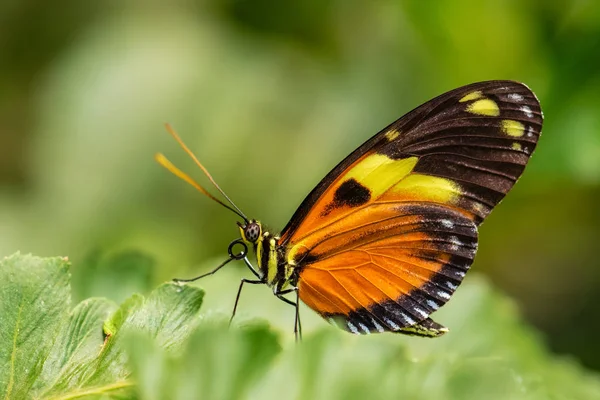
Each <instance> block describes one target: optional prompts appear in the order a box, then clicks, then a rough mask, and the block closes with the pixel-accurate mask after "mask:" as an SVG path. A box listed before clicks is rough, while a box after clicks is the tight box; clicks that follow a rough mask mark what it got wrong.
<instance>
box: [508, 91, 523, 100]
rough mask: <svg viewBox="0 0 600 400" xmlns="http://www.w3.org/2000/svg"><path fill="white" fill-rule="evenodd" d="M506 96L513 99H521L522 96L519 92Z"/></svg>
mask: <svg viewBox="0 0 600 400" xmlns="http://www.w3.org/2000/svg"><path fill="white" fill-rule="evenodd" d="M507 97H508V98H509V99H511V100H514V101H523V96H521V95H520V94H519V93H510V94H509V95H508V96H507Z"/></svg>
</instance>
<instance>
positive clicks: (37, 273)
mask: <svg viewBox="0 0 600 400" xmlns="http://www.w3.org/2000/svg"><path fill="white" fill-rule="evenodd" d="M118 259H119V258H118V257H117V258H115V260H118ZM129 261H130V262H131V263H133V264H135V261H134V259H133V258H130V259H129ZM146 261H147V259H146V258H145V257H140V259H139V263H140V264H143V263H144V262H146ZM69 280H70V276H69V263H68V261H67V260H66V259H63V258H58V257H57V258H47V259H42V258H38V257H33V256H30V255H26V256H23V255H19V254H16V255H13V256H11V257H7V258H5V259H3V260H2V261H1V262H0V318H1V321H0V322H1V325H0V365H2V366H4V367H2V368H0V396H3V398H5V399H21V398H37V399H74V398H90V397H91V398H118V399H138V398H139V399H150V400H153V399H157V400H159V399H192V398H193V399H197V398H198V399H199V398H206V399H232V400H233V399H250V398H260V399H271V398H272V399H278V398H282V397H285V398H294V399H328V400H337V399H340V400H341V399H344V400H346V399H365V398H368V399H390V398H402V399H424V398H435V399H440V400H445V399H448V400H450V399H465V400H469V399H473V400H475V399H482V398H485V399H492V400H493V399H499V400H500V399H502V400H504V399H511V400H513V399H514V400H519V399H527V400H536V399H569V400H578V399H596V398H600V380H599V379H598V377H597V376H594V375H592V374H589V373H588V372H586V371H584V370H582V369H581V368H580V367H579V366H578V365H576V364H575V363H573V362H571V361H568V360H564V359H558V358H556V357H555V356H551V355H550V354H548V353H547V352H546V350H545V349H544V346H543V345H542V344H541V342H540V338H539V337H538V335H537V334H535V332H533V331H532V329H530V328H528V327H527V326H525V325H524V324H523V323H522V322H521V321H520V320H519V318H518V315H517V313H516V312H515V308H514V307H513V305H512V303H511V302H510V301H508V300H506V299H505V298H504V297H502V296H500V295H499V294H497V293H495V292H494V291H492V290H491V289H490V288H489V287H488V285H487V284H486V283H485V281H483V280H481V279H478V278H475V279H470V280H469V281H468V282H467V283H466V284H465V285H464V287H461V290H460V291H459V293H458V294H459V296H457V297H456V299H455V300H453V302H452V303H451V305H450V306H449V307H450V308H451V309H452V312H451V313H445V314H444V313H442V315H441V318H443V319H446V318H447V317H448V318H449V319H451V320H452V321H450V323H448V321H444V322H445V323H447V324H448V325H449V326H450V327H451V328H452V329H451V332H450V333H448V334H447V335H446V336H444V337H442V338H440V339H419V338H410V337H405V336H401V335H392V334H386V335H370V336H353V335H348V334H346V333H344V332H341V331H339V330H337V329H335V328H333V327H329V328H321V329H320V330H318V331H314V332H312V333H309V334H308V335H306V337H305V339H304V341H302V342H301V343H298V344H297V345H295V344H294V343H293V341H291V340H286V341H282V340H281V339H282V337H280V335H279V334H277V333H276V332H274V331H273V329H272V328H270V327H269V326H267V325H266V324H264V323H257V322H252V323H243V324H242V327H241V328H235V329H228V327H227V325H226V324H225V323H223V321H222V320H221V319H220V318H213V319H211V320H208V321H204V322H202V323H200V322H201V321H202V319H201V318H199V310H200V306H201V304H202V300H203V294H204V293H203V291H202V290H200V289H197V288H194V287H192V286H188V285H185V286H180V285H175V284H163V285H161V286H159V287H158V288H156V289H155V290H154V291H153V292H152V293H151V294H150V295H148V296H147V297H145V298H144V297H143V296H141V295H138V294H135V295H133V296H131V297H129V298H128V299H127V300H125V301H124V302H123V303H122V304H121V306H119V307H117V306H116V305H115V304H114V303H112V302H111V301H108V300H106V299H101V298H90V299H87V300H84V301H83V302H81V303H79V304H78V305H77V306H75V307H74V308H73V309H72V310H71V306H70V293H69V290H70V288H69ZM289 336H290V337H291V332H289ZM288 339H289V337H288ZM282 342H283V343H285V345H282V344H281V343H282Z"/></svg>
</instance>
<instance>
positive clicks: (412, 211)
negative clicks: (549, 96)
mask: <svg viewBox="0 0 600 400" xmlns="http://www.w3.org/2000/svg"><path fill="white" fill-rule="evenodd" d="M542 119H543V116H542V112H541V109H540V104H539V102H538V100H537V98H536V97H535V95H534V94H533V92H532V91H531V90H529V89H528V88H527V87H526V86H525V85H523V84H521V83H517V82H512V81H488V82H480V83H474V84H471V85H467V86H463V87H460V88H458V89H454V90H452V91H450V92H447V93H444V94H442V95H440V96H438V97H436V98H434V99H433V100H430V101H428V102H427V103H425V104H423V105H421V106H419V107H417V108H416V109H414V110H413V111H411V112H409V113H408V114H406V115H405V116H403V117H402V118H400V119H399V120H397V121H395V122H393V123H392V124H391V125H389V126H387V127H386V128H384V129H383V130H382V131H381V132H379V133H377V134H376V135H375V136H373V137H372V138H371V139H369V140H367V141H366V142H365V143H364V144H363V145H362V146H360V147H359V148H358V149H356V150H355V151H354V152H352V153H351V154H350V155H349V156H348V157H346V158H345V159H344V160H343V161H342V162H340V163H339V164H338V165H337V166H336V167H335V168H334V169H333V170H332V171H331V172H329V174H327V176H325V178H323V180H322V181H321V182H320V183H319V184H318V185H317V186H316V187H315V188H314V189H313V190H312V192H310V193H309V195H308V196H307V197H306V199H304V201H303V202H302V204H301V205H300V207H299V208H298V210H297V211H296V212H295V213H294V215H293V216H292V219H291V220H290V222H289V223H288V224H287V226H286V227H285V228H284V229H283V230H282V231H281V233H275V232H271V231H267V230H266V229H265V227H264V226H263V225H262V224H261V223H260V222H259V221H257V220H254V219H249V218H247V217H246V216H245V215H244V214H243V213H242V212H241V211H240V209H239V208H237V207H236V206H235V204H233V202H231V200H230V199H229V198H228V197H227V196H226V195H225V193H224V192H223V191H222V190H221V189H220V188H219V187H218V185H216V183H215V182H214V180H213V179H212V177H211V176H210V174H209V173H208V172H207V171H206V169H205V168H204V167H203V166H202V164H200V162H198V160H197V159H196V158H195V157H194V155H193V154H192V153H191V151H190V150H189V149H188V148H187V147H186V146H185V145H184V144H183V142H181V140H180V139H179V137H178V136H177V135H176V133H175V132H174V131H173V130H172V129H170V128H169V131H170V132H171V134H172V135H173V136H174V137H175V138H176V139H177V140H178V141H179V143H180V144H181V145H182V146H183V148H184V149H185V150H186V151H187V152H188V154H190V155H191V156H192V158H193V159H194V160H195V162H196V163H197V164H198V165H199V166H200V168H202V170H203V171H204V173H205V174H206V175H207V177H208V178H209V179H210V180H211V182H212V183H213V184H214V185H215V186H216V187H217V189H218V190H219V191H220V192H221V193H222V194H223V195H224V196H225V198H226V199H227V201H228V202H229V203H230V205H231V206H230V205H228V204H225V203H224V202H222V201H220V200H218V199H216V198H215V197H214V196H213V195H211V194H210V193H208V192H207V191H206V190H205V189H204V188H203V187H202V186H200V185H199V184H197V183H196V182H194V181H193V180H192V179H191V178H190V177H189V176H187V175H186V174H184V173H183V172H181V171H180V170H179V169H177V168H176V167H175V166H173V165H172V164H171V163H170V162H169V161H168V160H167V159H166V158H165V157H164V156H163V155H161V154H159V155H157V160H158V161H159V163H161V164H162V165H163V166H164V167H166V168H167V169H168V170H170V171H171V172H173V173H175V174H176V175H178V176H179V177H180V178H182V179H184V180H186V181H187V182H188V183H191V184H192V185H193V186H194V187H196V188H197V189H198V190H200V191H201V192H202V193H204V194H205V195H207V196H209V197H210V198H212V199H213V200H216V201H218V202H219V203H220V204H222V205H223V206H225V207H227V208H228V209H230V210H231V211H233V212H234V213H236V214H237V215H238V216H239V217H240V218H242V220H243V221H241V222H238V225H239V230H240V235H241V238H240V239H237V240H235V241H233V242H232V243H231V244H230V246H229V259H227V260H226V261H225V262H224V263H223V264H221V265H220V266H219V267H217V268H216V269H215V270H214V271H211V272H210V273H208V274H204V275H201V276H200V277H203V276H206V275H209V274H212V273H214V272H216V271H217V270H218V269H219V268H221V267H222V266H223V265H225V264H227V263H228V262H229V261H231V260H236V259H237V260H244V261H245V262H246V265H247V266H248V267H249V269H250V270H251V271H252V272H253V273H254V275H255V277H256V279H253V280H250V279H243V280H242V282H241V284H240V288H239V291H238V295H237V298H236V302H235V306H234V310H233V314H234V315H235V308H236V307H237V303H238V300H239V296H240V293H241V289H242V287H243V285H244V283H254V284H258V283H260V284H266V285H267V286H269V287H271V288H272V289H273V293H274V294H275V296H277V297H278V298H280V299H281V300H283V301H285V302H286V303H289V304H291V305H293V306H294V307H295V308H296V318H295V324H294V332H295V333H296V336H297V335H298V332H299V330H300V318H299V314H298V305H299V300H302V301H303V302H304V303H305V304H306V305H308V306H309V307H310V308H312V309H313V310H314V311H316V312H317V313H318V314H319V315H321V316H322V317H323V318H325V319H327V320H329V321H331V322H333V323H335V324H337V325H338V326H340V327H342V328H344V329H345V330H347V331H349V332H352V333H355V334H368V333H374V332H386V331H391V332H398V333H405V334H411V335H418V336H426V337H436V336H440V335H442V334H443V333H445V332H447V331H448V330H447V328H445V327H444V326H442V325H440V324H438V323H437V322H435V321H433V320H432V319H431V318H429V316H430V315H431V314H432V313H433V312H435V311H436V310H438V309H439V308H440V307H442V306H443V305H444V304H445V303H446V302H447V301H448V300H449V299H450V297H451V296H452V294H453V293H454V291H455V290H456V289H457V288H458V286H459V285H460V283H461V281H462V280H463V278H464V277H465V274H466V273H467V271H469V268H470V266H471V264H472V263H473V258H474V257H475V252H476V251H477V227H478V226H479V224H481V223H482V222H483V220H484V219H485V217H487V215H488V214H489V213H490V212H491V211H492V209H493V208H494V206H496V205H497V204H498V203H499V202H500V200H502V198H503V197H504V196H505V195H506V193H507V192H508V191H509V190H510V189H511V188H512V187H513V185H514V184H515V182H516V181H517V179H518V178H519V177H520V176H521V174H522V173H523V170H524V168H525V165H526V164H527V162H528V161H529V157H530V156H531V154H532V153H533V150H534V149H535V147H536V143H537V141H538V139H539V137H540V133H541V128H542ZM234 246H241V247H240V248H241V250H240V251H239V252H238V253H235V252H234ZM248 247H252V248H253V249H254V252H255V254H256V264H257V266H256V267H254V266H253V265H252V263H250V261H249V260H248V258H247V257H246V255H247V252H248ZM200 277H197V278H194V279H192V280H195V279H198V278H200ZM187 281H191V280H187ZM288 293H290V294H291V293H295V301H292V300H290V299H288V298H286V297H284V296H285V295H286V294H288ZM232 318H233V315H232Z"/></svg>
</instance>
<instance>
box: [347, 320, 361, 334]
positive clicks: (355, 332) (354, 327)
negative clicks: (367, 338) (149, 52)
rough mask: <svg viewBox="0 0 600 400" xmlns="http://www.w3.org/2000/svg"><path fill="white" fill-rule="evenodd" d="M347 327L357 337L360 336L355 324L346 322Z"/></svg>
mask: <svg viewBox="0 0 600 400" xmlns="http://www.w3.org/2000/svg"><path fill="white" fill-rule="evenodd" d="M346 325H347V326H348V329H350V332H352V333H354V334H355V335H358V334H359V332H358V329H357V328H356V326H354V324H353V323H352V322H350V321H346Z"/></svg>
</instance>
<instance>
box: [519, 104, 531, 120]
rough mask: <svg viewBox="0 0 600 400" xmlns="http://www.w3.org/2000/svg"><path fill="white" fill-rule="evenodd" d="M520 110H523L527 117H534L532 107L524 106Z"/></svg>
mask: <svg viewBox="0 0 600 400" xmlns="http://www.w3.org/2000/svg"><path fill="white" fill-rule="evenodd" d="M520 110H521V111H523V112H524V113H525V115H527V117H529V118H533V112H532V111H531V108H529V107H527V106H522V107H521V109H520Z"/></svg>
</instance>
